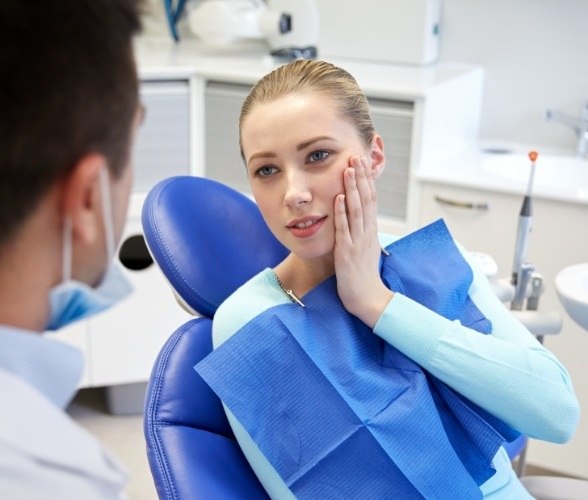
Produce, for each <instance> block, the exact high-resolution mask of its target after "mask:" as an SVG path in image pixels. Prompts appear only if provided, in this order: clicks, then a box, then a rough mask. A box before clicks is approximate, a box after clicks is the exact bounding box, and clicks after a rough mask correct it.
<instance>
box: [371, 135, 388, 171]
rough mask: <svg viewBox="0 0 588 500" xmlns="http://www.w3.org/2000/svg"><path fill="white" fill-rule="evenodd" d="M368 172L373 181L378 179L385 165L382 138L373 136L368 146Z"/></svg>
mask: <svg viewBox="0 0 588 500" xmlns="http://www.w3.org/2000/svg"><path fill="white" fill-rule="evenodd" d="M370 160H371V161H370V171H371V174H372V176H373V177H374V179H377V178H378V177H380V175H381V173H382V171H383V170H384V165H385V164H386V155H385V154H384V141H383V140H382V136H381V135H379V134H375V135H374V138H373V139H372V143H371V145H370Z"/></svg>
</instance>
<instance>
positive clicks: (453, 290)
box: [196, 221, 518, 500]
mask: <svg viewBox="0 0 588 500" xmlns="http://www.w3.org/2000/svg"><path fill="white" fill-rule="evenodd" d="M387 250H388V252H389V253H390V255H388V256H385V257H383V258H382V263H381V274H382V278H383V279H384V281H385V283H386V284H387V285H388V286H389V287H390V289H391V290H394V291H395V292H397V293H401V294H403V295H406V296H408V297H409V298H411V299H413V300H415V301H417V302H419V303H421V304H423V305H424V306H426V307H427V308H429V309H431V310H433V311H435V312H437V313H438V314H441V315H442V316H444V317H446V318H448V319H450V320H459V321H460V322H461V323H462V324H463V325H464V326H467V327H469V328H472V329H475V330H477V331H479V332H480V333H481V334H487V333H490V331H491V328H492V325H491V323H490V322H489V321H488V320H487V319H486V318H485V317H484V316H483V314H482V313H481V312H480V311H479V310H478V309H477V307H476V306H475V304H474V303H473V302H472V301H471V299H470V298H469V296H468V290H469V287H470V285H471V282H472V279H473V277H472V271H471V269H470V267H469V265H468V264H467V262H466V261H465V260H464V259H463V256H462V255H461V253H460V252H459V250H458V248H457V247H456V245H455V243H454V241H453V239H452V237H451V235H450V234H449V232H448V230H447V227H446V226H445V224H444V222H443V221H437V222H435V223H433V224H431V225H429V226H426V227H424V228H422V229H420V230H419V231H417V232H415V233H412V234H410V235H408V236H406V237H405V238H402V239H400V240H398V241H396V242H394V243H393V244H391V245H389V246H388V247H387ZM336 286H337V285H336V280H335V277H332V278H330V279H328V280H326V281H325V282H323V283H322V284H320V285H319V286H318V287H316V288H315V289H313V290H312V291H310V292H309V293H308V294H307V295H305V297H304V303H305V305H306V307H304V308H302V307H299V306H298V305H296V304H294V303H292V304H281V305H278V306H275V307H272V308H270V309H269V310H267V311H265V312H264V313H262V314H260V315H259V316H257V317H256V318H254V319H253V320H252V321H250V322H249V323H248V324H246V325H245V326H243V327H242V328H241V329H240V330H239V331H238V332H237V333H236V334H235V335H233V336H232V337H231V338H230V339H229V340H227V341H226V342H225V343H223V344H222V345H221V346H220V347H219V348H218V349H216V350H215V351H213V352H212V353H211V354H210V355H209V356H207V357H206V358H205V359H204V360H203V361H201V362H200V363H199V364H198V365H197V366H196V370H197V371H198V373H199V374H200V375H201V376H202V378H203V379H204V380H205V381H206V382H207V383H208V384H209V385H210V386H211V388H212V389H213V390H214V391H215V392H216V393H217V395H218V396H219V397H220V398H221V400H222V401H223V402H224V404H225V405H227V407H228V408H229V409H230V410H231V412H232V413H233V414H234V415H235V417H236V418H237V419H238V420H239V422H240V423H241V425H243V427H244V428H245V429H246V431H247V432H248V433H249V435H250V436H251V438H252V439H253V440H254V441H255V443H256V444H257V446H258V447H259V448H260V450H261V451H262V452H263V454H264V455H265V456H266V458H267V459H268V460H269V462H270V463H271V464H272V466H273V467H274V468H275V469H276V471H277V472H278V473H279V475H280V476H281V477H282V479H283V480H284V482H285V483H286V485H287V486H288V488H289V489H290V490H291V491H292V492H293V494H294V495H295V496H296V497H297V498H300V499H313V500H314V499H317V498H320V499H337V500H339V499H351V498H370V499H380V498H381V499H385V498H402V499H413V498H414V499H420V498H427V499H429V498H439V499H441V498H443V499H446V498H468V499H470V498H481V496H482V495H481V492H480V489H479V485H481V484H482V483H484V482H485V481H486V480H488V479H489V478H490V477H491V476H492V475H493V474H494V472H495V471H494V468H493V467H492V459H493V457H494V455H495V454H496V452H497V451H498V448H499V447H500V446H501V444H502V443H503V442H504V441H505V440H508V441H510V440H512V439H514V438H515V437H517V435H518V434H517V433H516V432H514V431H513V430H512V429H510V428H509V427H508V426H506V425H505V424H504V423H503V422H501V421H500V420H498V419H496V418H495V417H493V416H492V415H490V414H488V413H487V412H485V411H484V410H482V409H481V408H479V407H477V406H476V405H474V404H473V403H472V402H470V401H469V400H467V399H465V398H463V397H462V396H460V395H458V394H457V393H455V392H454V391H453V390H452V389H451V388H449V387H448V386H447V385H445V384H444V383H443V382H441V381H439V380H438V379H436V378H435V377H433V376H432V375H430V374H429V373H427V372H426V371H425V370H423V369H422V368H421V367H420V366H419V365H417V364H416V363H414V362H413V361H412V360H410V359H409V358H408V357H406V356H405V355H404V354H402V353H401V352H400V351H398V350H397V349H396V348H394V347H393V346H391V345H390V344H387V343H386V342H384V341H383V340H382V339H381V338H380V337H378V336H377V335H375V334H374V333H373V331H372V330H371V329H370V328H369V327H367V326H366V325H365V324H363V323H362V322H361V321H359V320H358V319H357V318H356V317H354V316H352V315H351V314H349V313H348V312H347V311H346V310H345V308H344V307H343V305H342V303H341V302H340V300H339V297H338V294H337V288H336Z"/></svg>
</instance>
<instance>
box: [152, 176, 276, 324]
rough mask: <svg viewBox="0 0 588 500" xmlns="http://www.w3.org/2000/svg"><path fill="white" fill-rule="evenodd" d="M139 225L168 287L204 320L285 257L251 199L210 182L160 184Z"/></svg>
mask: <svg viewBox="0 0 588 500" xmlns="http://www.w3.org/2000/svg"><path fill="white" fill-rule="evenodd" d="M142 222H143V231H144V233H145V240H146V242H147V246H148V247H149V250H150V252H151V254H152V255H153V259H154V260H155V262H157V264H158V265H159V267H160V268H161V270H162V271H163V274H164V275H165V276H166V278H167V280H168V281H169V282H170V284H171V286H172V288H173V289H174V290H175V291H176V292H177V293H178V295H179V296H180V297H181V298H182V299H183V300H184V301H185V302H186V303H187V304H188V305H189V306H190V307H191V308H192V309H193V310H195V311H198V313H200V314H201V315H203V316H206V317H209V318H212V317H213V315H214V313H215V311H216V309H217V307H218V306H219V305H220V304H221V303H222V302H223V301H224V300H225V299H226V298H227V297H228V296H229V295H230V294H231V293H233V292H234V291H235V290H236V289H237V288H238V287H239V286H240V285H242V284H243V283H245V281H247V280H248V279H249V278H251V277H252V276H254V275H255V274H257V273H258V272H259V271H261V270H262V269H264V268H265V267H268V266H270V267H273V266H275V265H276V264H277V263H278V262H280V261H281V260H283V259H284V258H285V256H286V255H287V250H286V249H285V248H284V247H283V246H282V245H281V244H280V243H279V242H278V241H277V240H276V239H275V238H274V236H273V235H272V234H271V233H270V231H269V229H268V228H267V226H266V225H265V222H264V220H263V218H262V217H261V214H260V212H259V210H258V208H257V205H256V204H255V203H254V202H253V201H252V200H250V199H249V198H247V197H246V196H244V195H243V194H241V193H239V192H237V191H235V190H233V189H231V188H229V187H227V186H225V185H224V184H220V183H218V182H215V181H213V180H210V179H204V178H201V177H188V176H178V177H170V178H169V179H165V180H163V181H161V182H160V183H158V184H157V185H155V187H154V188H153V189H152V190H151V191H150V192H149V194H148V195H147V198H146V200H145V203H144V205H143V214H142ZM244 242H245V244H244Z"/></svg>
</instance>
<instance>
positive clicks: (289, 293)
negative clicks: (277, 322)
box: [274, 272, 305, 307]
mask: <svg viewBox="0 0 588 500" xmlns="http://www.w3.org/2000/svg"><path fill="white" fill-rule="evenodd" d="M274 276H275V277H276V281H277V282H278V285H280V288H281V289H282V291H283V292H284V293H285V294H286V295H287V296H288V297H289V298H290V300H291V301H292V302H294V303H295V304H298V305H299V306H300V307H305V305H304V304H303V303H302V301H301V300H300V299H299V298H298V296H297V295H296V294H295V293H294V292H293V291H292V290H290V289H289V288H286V287H285V286H284V284H283V283H282V280H280V278H279V277H278V275H277V274H276V273H275V272H274Z"/></svg>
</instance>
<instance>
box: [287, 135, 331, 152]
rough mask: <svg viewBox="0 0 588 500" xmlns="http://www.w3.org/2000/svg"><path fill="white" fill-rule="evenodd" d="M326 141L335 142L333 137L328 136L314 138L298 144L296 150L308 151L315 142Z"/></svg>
mask: <svg viewBox="0 0 588 500" xmlns="http://www.w3.org/2000/svg"><path fill="white" fill-rule="evenodd" d="M324 140H328V141H334V140H335V139H334V138H333V137H330V136H328V135H320V136H318V137H313V138H312V139H309V140H308V141H304V142H301V143H300V144H298V146H296V150H297V151H302V150H303V149H306V148H307V147H308V146H310V145H311V144H314V143H315V142H318V141H324Z"/></svg>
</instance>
